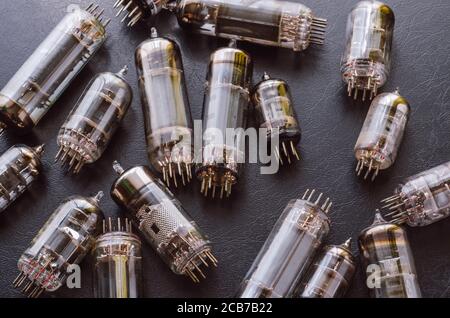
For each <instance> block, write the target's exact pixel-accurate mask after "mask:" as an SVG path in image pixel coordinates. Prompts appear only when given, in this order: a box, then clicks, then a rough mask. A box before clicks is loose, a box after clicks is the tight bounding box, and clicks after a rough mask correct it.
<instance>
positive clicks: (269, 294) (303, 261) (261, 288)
mask: <svg viewBox="0 0 450 318" xmlns="http://www.w3.org/2000/svg"><path fill="white" fill-rule="evenodd" d="M314 193H315V190H312V191H310V190H309V189H308V190H307V191H306V192H305V194H304V195H303V197H302V199H296V200H292V201H290V202H289V204H288V205H287V207H286V208H285V210H284V211H283V213H282V214H281V216H280V218H279V219H278V221H277V223H276V224H275V227H274V228H273V230H272V232H271V233H270V235H269V237H268V238H267V240H266V242H265V243H264V245H263V247H262V249H261V251H260V252H259V254H258V256H257V257H256V259H255V261H254V262H253V265H252V267H251V268H250V271H249V272H248V274H247V275H246V278H245V279H244V281H243V283H242V286H241V290H240V291H239V293H238V297H240V298H282V297H283V298H285V297H292V296H293V295H294V292H295V290H296V289H297V287H298V285H299V281H300V279H301V278H302V276H303V275H304V274H305V272H306V271H307V269H308V267H309V265H310V264H311V262H312V260H313V258H314V257H315V256H316V253H317V251H319V250H320V248H321V245H322V242H323V240H324V239H325V238H326V236H327V235H328V232H329V230H330V220H329V218H328V212H329V210H330V208H331V202H330V199H329V198H327V199H326V200H325V202H323V203H321V199H322V197H323V194H322V193H321V194H320V195H319V196H318V197H317V198H316V199H313V196H314Z"/></svg>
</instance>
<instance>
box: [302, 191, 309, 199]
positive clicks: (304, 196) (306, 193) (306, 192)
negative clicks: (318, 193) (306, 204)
mask: <svg viewBox="0 0 450 318" xmlns="http://www.w3.org/2000/svg"><path fill="white" fill-rule="evenodd" d="M308 193H309V189H306V191H305V194H303V197H302V200H305V198H306V196H307V195H308Z"/></svg>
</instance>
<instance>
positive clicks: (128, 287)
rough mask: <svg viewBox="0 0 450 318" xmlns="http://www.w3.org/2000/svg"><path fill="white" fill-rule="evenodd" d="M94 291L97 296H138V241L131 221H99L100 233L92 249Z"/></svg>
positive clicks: (140, 278) (139, 257)
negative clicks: (101, 227) (101, 226)
mask: <svg viewBox="0 0 450 318" xmlns="http://www.w3.org/2000/svg"><path fill="white" fill-rule="evenodd" d="M93 254H94V257H95V268H94V293H95V297H97V298H139V297H140V296H141V293H142V291H141V289H142V286H141V284H142V251H141V240H140V239H139V237H138V236H136V235H134V234H133V233H132V228H131V222H129V221H128V219H125V221H123V220H121V219H120V218H119V219H117V221H116V222H112V220H111V218H109V219H108V222H106V220H103V234H102V235H100V236H99V237H98V238H97V240H96V242H95V247H94V249H93Z"/></svg>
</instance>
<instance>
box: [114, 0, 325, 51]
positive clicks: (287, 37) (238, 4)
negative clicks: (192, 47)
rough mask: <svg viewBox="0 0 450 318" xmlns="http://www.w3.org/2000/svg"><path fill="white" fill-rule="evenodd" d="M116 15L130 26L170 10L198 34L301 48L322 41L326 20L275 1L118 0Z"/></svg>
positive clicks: (297, 4)
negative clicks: (123, 13) (163, 10)
mask: <svg viewBox="0 0 450 318" xmlns="http://www.w3.org/2000/svg"><path fill="white" fill-rule="evenodd" d="M116 7H117V8H120V9H119V12H118V15H120V14H122V12H124V11H125V12H126V13H125V15H124V17H123V18H122V21H126V20H127V19H128V18H129V19H130V20H129V22H128V25H129V26H132V25H134V24H135V23H136V22H137V21H139V20H140V19H141V18H149V17H151V16H154V15H156V14H158V13H159V12H160V11H161V9H162V8H166V9H168V10H170V11H172V12H173V13H174V14H175V15H176V16H177V18H178V21H179V24H180V26H181V27H183V28H185V29H188V30H191V31H194V32H196V33H200V34H206V35H210V36H217V37H222V38H228V39H235V40H241V41H248V42H252V43H256V44H262V45H270V46H278V47H284V48H289V49H292V50H294V51H303V50H305V49H306V48H308V47H309V45H310V44H323V42H324V39H325V29H326V26H327V20H325V19H321V18H318V17H316V16H314V14H313V12H312V11H311V9H309V8H308V7H306V6H304V5H302V4H300V3H295V2H291V1H275V0H226V1H225V0H150V1H149V0H118V1H117V2H116Z"/></svg>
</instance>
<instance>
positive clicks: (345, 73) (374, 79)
mask: <svg viewBox="0 0 450 318" xmlns="http://www.w3.org/2000/svg"><path fill="white" fill-rule="evenodd" d="M394 24H395V16H394V12H393V11H392V9H391V8H390V7H389V6H388V5H386V4H384V3H382V2H379V1H375V0H369V1H361V2H359V3H358V4H357V5H356V6H355V8H354V9H353V10H352V12H351V13H350V15H349V17H348V23H347V34H346V42H347V45H346V47H345V52H344V55H343V56H342V61H341V73H342V78H343V80H344V82H345V83H346V84H347V86H348V94H349V96H352V95H353V97H354V98H355V99H357V98H358V94H359V92H361V91H362V94H360V96H361V95H362V99H363V100H365V99H366V97H367V93H369V94H370V96H369V97H370V98H373V96H376V95H377V93H378V89H379V88H380V87H382V86H383V85H384V84H385V83H386V81H387V78H388V76H389V71H390V67H391V50H392V40H393V36H394Z"/></svg>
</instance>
